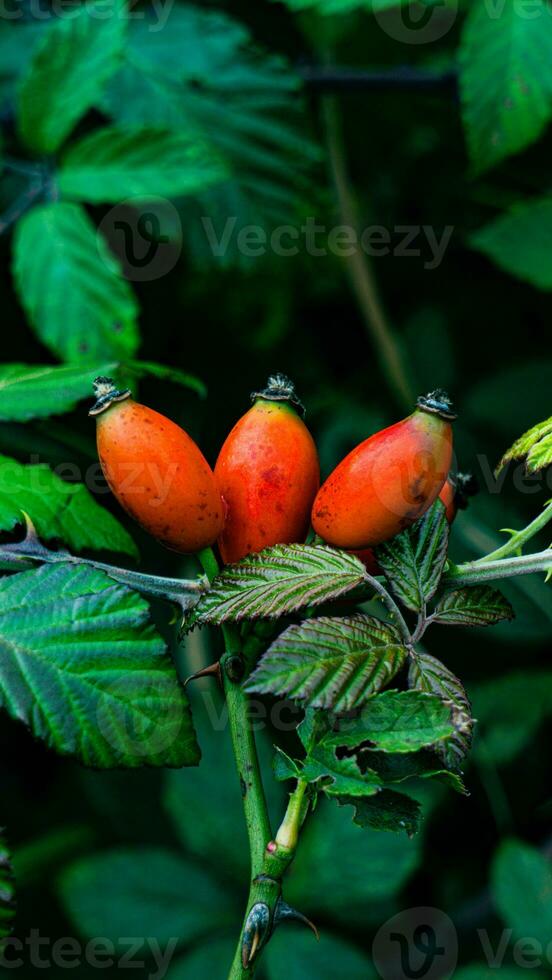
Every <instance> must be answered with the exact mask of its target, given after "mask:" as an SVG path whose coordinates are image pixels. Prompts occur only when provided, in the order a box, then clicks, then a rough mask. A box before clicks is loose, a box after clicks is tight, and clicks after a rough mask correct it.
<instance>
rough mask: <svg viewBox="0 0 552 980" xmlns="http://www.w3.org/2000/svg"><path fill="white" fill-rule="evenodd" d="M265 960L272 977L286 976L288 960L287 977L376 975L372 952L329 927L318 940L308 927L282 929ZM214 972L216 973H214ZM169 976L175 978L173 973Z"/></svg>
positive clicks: (326, 979) (351, 979)
mask: <svg viewBox="0 0 552 980" xmlns="http://www.w3.org/2000/svg"><path fill="white" fill-rule="evenodd" d="M263 962H264V963H265V964H266V971H267V975H268V980H282V964H284V963H285V975H286V980H306V978H307V977H312V978H314V977H316V980H335V978H336V977H346V978H347V980H375V978H376V973H375V971H374V968H373V966H372V963H371V962H370V959H369V958H368V956H365V955H364V953H362V952H361V950H360V949H357V948H356V947H355V946H353V945H352V944H350V943H347V942H345V941H344V940H343V939H339V938H338V937H337V936H333V935H332V934H331V933H328V932H327V930H326V929H324V932H323V933H322V935H321V936H320V939H319V941H318V942H317V941H316V939H315V938H314V936H313V935H312V934H311V933H309V932H307V931H306V930H305V931H301V932H299V931H298V930H293V931H292V930H290V931H289V932H287V931H285V930H284V929H281V930H278V931H277V932H276V933H275V934H274V936H272V937H271V939H270V942H269V944H268V946H267V947H266V952H265V954H264V958H263ZM202 976H203V975H202ZM205 976H206V974H205ZM210 976H211V977H214V974H210ZM199 977H200V974H199V973H198V974H197V975H196V978H195V980H199ZM168 980H172V978H171V977H169V978H168ZM175 980H178V977H177V978H175Z"/></svg>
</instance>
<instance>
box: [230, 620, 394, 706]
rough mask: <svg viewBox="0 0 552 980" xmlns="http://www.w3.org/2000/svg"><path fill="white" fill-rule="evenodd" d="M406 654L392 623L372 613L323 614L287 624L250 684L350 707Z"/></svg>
mask: <svg viewBox="0 0 552 980" xmlns="http://www.w3.org/2000/svg"><path fill="white" fill-rule="evenodd" d="M406 658H407V651H406V648H405V647H404V646H403V645H402V644H401V640H400V637H399V635H398V633H397V631H396V630H395V629H394V627H393V626H390V625H389V624H388V623H383V622H382V621H381V620H379V619H375V618H374V617H373V616H351V617H347V618H343V619H337V618H332V617H329V616H321V617H320V618H319V619H307V620H305V621H304V622H302V623H299V624H298V625H296V626H290V627H288V629H286V630H284V632H283V633H281V635H280V636H279V637H278V638H277V639H276V640H275V641H274V643H272V644H271V645H270V646H269V648H268V650H267V652H266V653H265V655H264V656H263V657H262V659H261V661H260V663H259V665H258V666H257V667H256V669H255V670H254V671H253V673H252V674H251V676H250V677H249V679H248V681H247V683H246V690H247V691H250V692H254V693H256V694H285V695H287V696H288V697H290V698H294V699H295V700H298V701H303V702H304V703H305V704H307V705H308V706H310V707H312V708H326V709H332V710H333V711H336V712H343V711H350V710H351V709H352V708H357V707H359V705H361V704H364V702H365V701H366V699H367V698H369V697H370V696H371V695H372V694H375V693H376V692H377V691H380V690H381V689H382V688H383V687H385V685H386V684H388V683H389V681H390V680H392V678H393V677H394V676H395V674H397V673H398V671H399V670H400V669H401V667H402V666H403V664H404V663H405V661H406Z"/></svg>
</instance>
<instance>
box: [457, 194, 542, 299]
mask: <svg viewBox="0 0 552 980" xmlns="http://www.w3.org/2000/svg"><path fill="white" fill-rule="evenodd" d="M469 243H470V245H471V246H472V247H473V248H475V249H477V250H478V251H479V252H483V254H484V255H486V256H487V257H488V258H490V259H492V261H493V262H494V263H495V264H496V265H498V266H499V267H500V268H501V269H504V270H505V271H506V272H509V273H510V275H512V276H516V277H517V278H518V279H522V280H523V281H524V282H530V283H531V284H532V285H533V286H536V287H537V289H543V290H547V291H548V290H551V289H552V265H551V263H550V249H551V248H552V197H550V196H547V197H542V198H537V199H536V200H533V201H530V202H529V203H528V204H518V205H516V206H515V207H513V208H511V209H510V210H509V211H507V212H506V213H505V214H501V215H500V216H499V217H498V218H495V220H494V221H491V222H489V224H487V225H485V226H484V227H483V228H480V229H479V230H478V231H476V232H475V233H474V234H472V235H470V238H469Z"/></svg>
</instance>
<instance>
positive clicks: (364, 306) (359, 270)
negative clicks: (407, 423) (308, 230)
mask: <svg viewBox="0 0 552 980" xmlns="http://www.w3.org/2000/svg"><path fill="white" fill-rule="evenodd" d="M322 111H323V115H324V121H325V127H326V142H327V147H328V157H329V161H330V168H331V172H332V177H333V182H334V185H335V190H336V194H337V200H338V204H339V211H340V219H341V222H342V224H344V225H347V226H348V227H350V228H354V229H355V230H356V231H357V232H358V230H359V224H360V222H359V215H358V209H357V205H356V202H355V200H354V195H353V191H352V188H351V185H350V180H349V174H348V172H347V162H346V157H345V149H344V145H343V138H342V132H341V119H340V115H339V108H338V103H337V100H336V98H335V97H334V96H324V97H323V99H322ZM344 261H345V263H346V268H347V272H348V274H349V279H350V281H351V285H352V287H353V291H354V293H355V295H356V298H357V302H358V305H359V307H360V311H361V314H362V318H363V320H364V323H365V325H366V329H367V331H368V333H369V334H370V336H371V338H372V342H373V344H374V347H375V348H376V351H377V354H378V357H379V360H380V362H381V366H382V369H383V371H384V373H385V375H386V377H387V380H388V382H389V385H390V387H391V389H392V391H393V392H394V394H395V396H396V398H397V400H398V401H399V402H400V404H401V406H406V407H410V405H411V404H412V400H413V391H412V387H411V384H410V380H409V378H408V374H407V371H406V367H405V363H404V358H403V355H402V352H401V349H400V346H399V344H398V343H397V340H396V338H395V336H394V334H393V331H392V329H391V327H390V325H389V323H388V322H387V318H386V315H385V311H384V308H383V304H382V302H381V299H380V297H379V293H378V288H377V283H376V278H375V275H374V270H373V268H372V265H371V263H370V261H369V258H368V256H367V255H366V254H365V253H364V252H363V251H362V250H361V249H360V248H355V249H354V251H353V254H352V255H350V256H348V257H347V258H345V259H344Z"/></svg>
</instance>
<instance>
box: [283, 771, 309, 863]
mask: <svg viewBox="0 0 552 980" xmlns="http://www.w3.org/2000/svg"><path fill="white" fill-rule="evenodd" d="M308 786H309V784H308V783H307V781H306V780H305V779H298V780H297V786H296V787H295V790H294V791H293V793H292V794H291V796H290V798H289V803H288V808H287V810H286V814H285V816H284V819H283V820H282V823H281V824H280V827H279V830H278V833H277V834H276V844H277V845H278V846H279V847H282V848H283V849H284V850H286V851H290V852H295V849H296V847H297V843H298V840H299V834H300V832H301V827H302V826H303V821H304V819H305V817H306V811H307V807H308V800H305V794H306V792H307V789H308Z"/></svg>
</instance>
